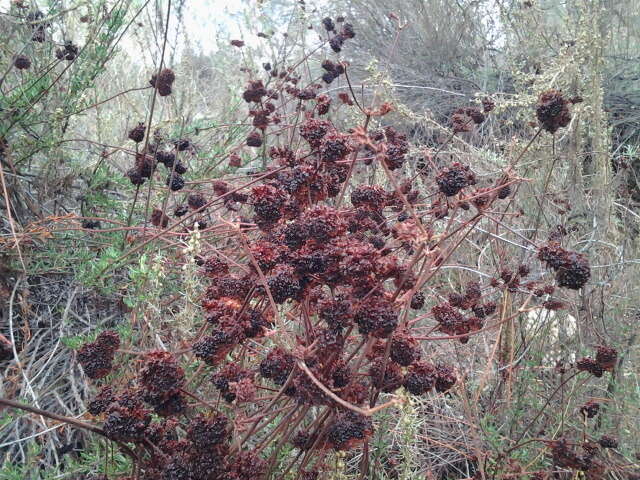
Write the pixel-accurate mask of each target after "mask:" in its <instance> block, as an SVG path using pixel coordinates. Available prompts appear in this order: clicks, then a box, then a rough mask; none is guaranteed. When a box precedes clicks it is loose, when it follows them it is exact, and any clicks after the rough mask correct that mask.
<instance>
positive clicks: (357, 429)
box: [327, 410, 373, 450]
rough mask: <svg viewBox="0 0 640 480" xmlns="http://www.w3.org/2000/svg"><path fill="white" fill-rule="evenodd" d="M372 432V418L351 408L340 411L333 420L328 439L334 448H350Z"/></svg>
mask: <svg viewBox="0 0 640 480" xmlns="http://www.w3.org/2000/svg"><path fill="white" fill-rule="evenodd" d="M372 434H373V426H372V423H371V419H369V418H367V417H365V416H364V415H359V414H357V413H355V412H352V411H351V410H349V411H346V412H343V413H340V414H339V415H337V416H336V418H335V419H334V421H333V422H331V424H330V425H329V428H328V432H327V440H328V441H329V443H330V445H331V447H332V448H333V449H334V450H350V449H351V448H353V447H355V446H356V445H357V444H359V443H362V442H363V441H364V440H365V439H366V438H368V437H369V436H370V435H372Z"/></svg>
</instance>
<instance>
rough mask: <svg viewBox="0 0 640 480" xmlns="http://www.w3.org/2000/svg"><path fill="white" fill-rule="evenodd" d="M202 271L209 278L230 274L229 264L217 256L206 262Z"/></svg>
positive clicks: (209, 258)
mask: <svg viewBox="0 0 640 480" xmlns="http://www.w3.org/2000/svg"><path fill="white" fill-rule="evenodd" d="M202 270H203V272H204V273H205V274H206V275H207V276H208V277H211V278H215V277H217V276H219V275H226V274H227V273H229V264H227V262H225V261H224V260H222V259H221V258H220V257H218V256H217V255H212V256H211V257H208V258H207V259H206V260H205V261H204V265H203V266H202Z"/></svg>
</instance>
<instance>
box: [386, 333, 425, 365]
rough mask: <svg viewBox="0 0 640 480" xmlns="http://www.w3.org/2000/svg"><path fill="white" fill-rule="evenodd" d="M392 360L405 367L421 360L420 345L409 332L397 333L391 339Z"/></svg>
mask: <svg viewBox="0 0 640 480" xmlns="http://www.w3.org/2000/svg"><path fill="white" fill-rule="evenodd" d="M390 355H391V360H393V361H394V362H397V363H398V364H400V365H402V366H403V367H408V366H409V365H411V364H412V363H415V362H417V361H418V360H420V345H419V344H418V341H417V340H416V339H415V338H413V337H412V336H411V335H410V334H409V332H406V331H403V332H395V333H394V334H393V337H391V352H390Z"/></svg>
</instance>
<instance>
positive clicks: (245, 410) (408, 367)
mask: <svg viewBox="0 0 640 480" xmlns="http://www.w3.org/2000/svg"><path fill="white" fill-rule="evenodd" d="M322 25H323V28H324V30H325V33H324V35H326V37H327V39H326V43H327V45H328V46H329V47H330V48H331V49H332V50H333V51H334V52H336V53H338V52H340V51H341V50H342V48H343V47H345V45H348V44H347V43H346V41H347V40H349V39H351V38H353V37H354V36H355V33H354V29H353V26H352V25H351V24H349V23H345V22H344V21H343V19H336V20H335V21H334V20H333V19H331V18H325V19H324V20H323V22H322ZM231 44H232V45H233V46H235V47H238V48H242V47H243V45H244V44H243V42H242V41H239V40H234V41H232V42H231ZM267 67H268V68H267ZM320 68H321V71H322V73H321V77H322V80H323V82H324V85H323V84H318V83H314V82H310V83H309V84H307V85H305V84H304V83H303V82H302V74H299V73H298V72H297V71H296V69H295V68H292V67H285V66H284V64H283V66H280V67H278V65H271V64H268V65H265V66H264V68H263V71H261V75H262V76H263V77H264V78H257V77H256V74H252V76H251V78H250V79H248V80H247V83H246V86H245V88H244V90H243V92H242V97H243V100H244V101H245V102H246V104H247V105H248V116H249V118H250V122H251V131H250V132H248V134H247V136H246V138H245V139H244V141H243V144H242V145H238V149H237V150H238V151H239V150H240V149H246V150H249V149H248V148H246V147H252V148H257V147H260V148H261V150H260V151H261V152H264V153H265V154H266V156H268V159H269V160H270V161H271V163H270V164H269V165H267V166H266V169H265V170H264V171H263V172H258V173H253V174H252V176H251V178H252V180H251V182H249V183H248V184H246V185H244V186H239V184H236V183H234V182H236V181H237V180H238V179H237V177H236V178H234V179H227V180H222V179H218V180H216V181H214V182H212V184H211V189H212V192H213V194H212V195H211V196H210V195H209V194H208V193H207V192H206V191H205V190H204V189H203V190H202V191H198V192H196V191H189V192H187V193H186V194H185V195H184V198H183V200H182V202H184V203H179V204H177V205H176V206H175V209H173V212H174V215H175V217H177V218H183V217H187V218H191V216H192V215H194V214H197V213H198V212H199V211H200V210H202V209H206V208H209V205H211V204H215V203H217V204H218V206H219V208H218V210H217V212H218V213H219V214H220V215H221V216H224V215H225V214H227V215H228V218H229V219H230V221H229V222H226V223H225V225H226V227H227V228H228V231H227V240H229V238H231V240H229V241H230V243H233V245H234V251H233V252H230V251H229V250H225V249H224V248H221V249H217V248H214V247H213V246H211V248H210V249H209V250H206V251H205V252H203V254H202V256H201V257H200V256H198V257H197V258H196V259H195V261H196V263H197V264H198V265H199V268H200V273H201V275H202V278H203V279H205V280H206V282H208V285H207V286H206V288H205V289H204V290H203V292H202V295H201V298H200V304H201V307H202V314H203V315H202V317H203V319H204V322H203V324H202V325H201V328H199V329H198V333H197V335H195V336H194V337H192V338H190V339H186V341H185V339H180V340H181V341H183V343H182V347H185V348H181V350H179V351H178V352H166V351H152V352H147V353H143V354H141V355H140V357H139V358H138V359H137V361H136V362H135V364H134V365H133V368H132V370H133V371H134V372H135V377H134V378H133V379H131V380H130V382H129V383H128V384H127V385H122V386H116V385H109V386H104V387H103V388H102V389H101V390H100V391H99V392H98V393H97V395H96V396H95V397H94V398H93V400H92V401H91V402H90V403H89V411H90V413H91V414H93V415H95V416H97V417H98V419H99V420H100V421H101V422H102V427H103V430H104V432H105V435H106V436H107V437H108V438H110V439H112V440H114V441H118V442H130V443H134V444H135V446H136V452H137V455H138V459H137V463H138V467H139V470H140V472H141V477H140V478H142V479H152V478H154V479H155V478H163V479H168V480H173V479H176V480H177V479H188V480H201V479H202V480H216V479H225V480H226V479H237V480H245V479H246V480H248V479H260V478H266V473H267V472H268V471H270V470H272V468H273V466H274V461H275V460H274V459H275V456H276V454H277V452H278V451H279V450H280V449H281V448H282V447H283V445H285V444H290V445H291V446H292V447H294V448H295V449H297V450H298V451H299V452H300V454H299V455H298V456H297V457H296V459H295V461H294V462H293V464H292V466H291V467H290V468H296V469H297V471H298V472H299V474H300V478H309V479H311V478H320V477H319V475H320V472H323V471H325V470H326V468H327V464H326V458H327V455H328V454H329V453H330V452H332V451H343V452H346V451H351V450H354V449H357V448H361V447H362V446H363V445H367V444H368V442H369V440H370V439H371V437H372V436H373V435H374V433H375V426H376V423H375V418H376V417H375V415H373V413H374V412H375V411H377V409H384V408H394V406H395V405H396V404H397V403H398V402H399V401H400V400H399V398H400V396H399V395H398V393H400V392H402V396H405V395H409V396H411V395H413V396H419V395H424V396H436V395H447V396H448V395H455V394H456V385H458V384H460V382H462V378H463V377H462V376H461V373H462V372H460V371H457V369H456V368H454V367H453V366H452V365H450V364H448V362H447V358H446V357H445V356H442V357H440V356H438V355H435V354H433V353H426V349H424V348H423V346H424V341H425V340H429V339H430V338H432V337H435V338H437V339H439V340H445V339H449V338H450V339H453V340H458V341H459V342H461V343H463V344H466V343H467V342H470V341H471V339H472V338H474V336H476V335H478V334H479V333H480V332H484V331H485V330H491V329H492V328H493V327H495V325H496V324H498V323H499V322H495V320H496V319H495V318H494V316H495V313H496V311H497V304H496V298H497V297H496V293H497V294H501V293H502V292H509V294H510V295H513V296H514V297H515V296H517V295H519V294H522V295H523V297H524V296H528V297H529V298H530V299H531V298H533V300H532V301H533V302H539V306H540V307H545V308H548V309H557V308H562V302H559V301H557V300H555V299H553V298H545V299H544V300H540V299H539V298H540V297H545V296H549V295H551V294H553V292H554V287H553V286H551V285H546V284H544V283H543V282H542V280H532V279H531V278H530V277H533V273H532V267H531V266H530V265H528V264H516V265H511V266H510V265H509V264H508V262H506V261H505V262H504V263H503V264H501V266H500V267H499V268H498V269H497V271H495V272H494V275H490V276H488V277H489V278H488V279H487V280H485V279H483V278H482V277H478V278H476V279H475V280H473V281H469V282H467V283H466V284H464V285H463V286H462V287H461V288H460V289H459V291H446V292H440V293H438V294H435V293H433V294H429V295H425V290H426V289H424V286H425V284H426V282H427V281H428V280H429V279H430V278H431V272H437V271H438V270H439V269H440V268H441V267H442V266H443V265H444V264H445V263H447V262H449V258H450V256H451V255H452V254H453V253H454V251H455V249H456V248H457V247H458V246H459V245H460V243H461V242H462V241H463V240H464V239H465V238H466V237H467V235H468V234H469V233H471V232H472V231H473V228H474V226H475V225H476V223H477V220H479V219H481V218H482V217H483V216H484V215H485V213H486V212H489V211H490V210H491V209H492V208H496V209H497V208H499V207H500V205H501V201H503V200H505V199H507V198H509V197H510V196H512V195H513V194H514V193H513V190H512V189H511V185H512V184H513V183H516V182H517V180H516V179H515V177H514V176H513V175H512V172H511V171H505V172H504V173H503V175H502V176H501V177H499V178H497V179H495V180H494V181H489V182H488V183H483V184H482V185H483V186H482V187H480V186H478V187H474V186H476V185H478V183H479V180H478V178H480V179H481V180H484V179H482V177H481V175H477V174H476V173H475V172H474V171H472V169H471V168H470V167H469V166H468V165H465V164H463V163H461V162H459V161H455V160H451V161H447V162H444V161H440V162H435V161H434V162H433V165H432V166H433V167H434V168H433V172H432V174H429V173H428V172H427V171H426V170H424V171H421V174H422V175H421V177H420V178H416V177H415V176H414V177H411V176H405V173H406V172H405V170H406V168H405V166H406V165H407V163H408V161H410V158H409V152H410V146H409V142H408V140H407V137H406V136H405V135H404V134H402V133H401V132H398V131H397V130H396V129H394V128H393V127H391V126H388V125H386V126H379V127H378V126H373V123H372V124H371V125H369V119H370V118H369V117H375V118H382V117H383V116H384V115H386V114H388V113H390V112H391V111H392V110H393V109H392V107H391V105H389V104H386V103H385V104H383V105H381V106H379V107H378V108H377V109H371V110H367V112H368V113H367V114H366V115H367V116H368V119H367V122H366V123H365V124H364V126H357V127H354V128H351V129H343V128H341V127H340V126H338V125H337V124H336V123H334V121H332V119H331V117H332V115H331V114H332V113H333V110H334V109H335V108H337V107H342V106H343V105H350V104H352V102H351V99H350V98H349V96H348V95H347V94H345V93H344V92H341V94H340V96H338V98H339V99H340V100H341V102H336V103H340V105H336V103H334V99H333V98H332V97H331V96H330V93H329V92H326V93H322V90H323V88H324V86H326V85H327V84H330V83H332V82H334V81H336V80H338V79H339V78H340V77H341V76H342V75H344V74H345V73H346V68H348V65H347V64H346V63H344V62H338V61H334V60H331V59H324V60H323V61H322V62H321V65H320ZM174 79H175V75H174V73H173V72H172V71H171V70H169V69H164V70H162V71H161V72H160V73H159V74H158V75H154V76H153V78H152V79H151V85H152V86H153V87H155V88H156V89H157V91H158V93H159V94H160V95H161V96H164V95H168V94H170V93H171V89H172V84H173V82H174ZM548 93H549V92H547V94H545V95H543V96H542V97H541V100H540V105H539V106H538V110H537V114H538V118H539V119H540V121H541V122H542V123H543V125H544V126H545V128H546V129H547V130H549V131H552V126H553V128H555V129H557V128H559V127H560V126H566V118H567V115H568V112H565V110H564V109H565V108H566V103H563V101H562V97H561V95H559V94H557V95H556V96H555V97H554V96H553V95H550V94H548ZM558 98H559V99H560V100H558ZM558 105H560V107H558ZM493 108H494V104H493V102H492V101H491V100H490V99H484V100H483V101H482V108H477V107H462V108H459V109H457V110H455V112H454V113H453V115H452V130H453V134H455V133H459V132H464V131H469V130H470V129H471V127H472V126H473V125H480V124H482V123H483V122H484V121H485V119H486V115H487V114H489V112H491V111H492V110H493ZM288 115H295V116H296V118H299V121H296V122H289V118H288ZM282 129H285V130H286V135H282V132H281V130H282ZM553 131H555V130H553ZM274 132H278V133H276V134H274ZM145 134H146V129H145V125H144V124H142V123H140V124H139V125H138V126H136V127H134V128H133V129H132V130H131V131H130V132H129V134H128V137H129V139H131V140H132V141H133V142H135V143H136V144H139V143H141V142H143V141H144V140H145ZM285 139H286V140H285ZM147 141H148V145H147V146H146V148H143V149H142V151H139V152H138V150H137V148H138V147H136V152H137V153H136V157H135V165H134V167H133V168H132V169H131V170H129V172H128V173H127V176H128V177H129V179H130V180H131V182H132V183H133V184H134V185H137V186H139V185H141V184H142V183H144V182H145V180H146V179H148V178H152V176H153V174H154V172H155V171H156V168H157V164H158V163H162V164H163V165H164V166H165V167H166V169H167V171H168V176H167V178H166V185H167V186H168V187H169V189H170V190H171V191H179V190H182V189H183V188H184V186H185V181H184V178H183V176H182V175H183V174H184V173H185V171H186V167H185V166H184V164H183V163H182V162H181V160H180V158H181V157H182V156H183V155H185V154H187V153H189V152H193V151H195V148H196V147H195V146H194V145H193V144H192V142H191V141H190V140H189V139H186V138H180V139H174V140H171V141H169V140H167V139H164V138H162V135H161V134H160V133H159V132H156V133H155V134H154V135H153V139H147ZM252 151H255V150H252ZM234 152H235V151H234ZM234 155H235V157H234V158H233V159H231V158H230V159H229V161H230V163H231V162H233V163H234V165H238V164H239V157H238V156H237V154H236V153H234ZM236 157H237V158H236ZM372 169H377V170H378V172H383V173H384V174H385V175H386V178H387V179H388V181H387V182H384V183H380V184H370V183H365V181H364V180H363V179H364V178H366V177H367V175H362V174H361V173H362V172H365V173H366V172H368V171H370V170H372ZM355 172H358V173H355ZM371 178H373V176H372V177H371ZM418 181H421V182H423V183H422V184H419V183H418ZM472 187H473V188H472ZM502 203H505V204H506V203H507V202H502ZM472 207H473V208H472ZM172 208H173V207H172ZM448 216H449V218H447V217H448ZM454 216H455V217H454ZM197 221H198V223H199V224H200V225H204V220H202V221H201V220H197ZM151 223H152V224H153V225H156V226H158V227H162V228H166V227H167V226H168V225H169V223H170V219H169V217H168V216H167V215H166V214H165V209H164V207H163V209H159V208H157V209H154V210H153V212H152V214H151ZM448 249H451V251H449V250H448ZM538 258H539V259H540V260H541V261H542V262H544V264H545V265H546V266H548V267H549V268H551V269H552V270H554V271H555V275H556V280H557V284H558V286H559V287H566V288H569V289H574V290H575V289H579V288H582V287H583V286H584V285H585V284H586V282H587V281H588V280H589V277H590V269H589V264H588V262H587V260H586V257H585V256H583V255H582V254H579V253H576V252H572V251H569V250H565V249H564V248H562V247H561V246H560V244H559V243H557V242H549V243H547V244H545V245H543V246H542V247H540V248H539V250H538ZM535 275H537V276H538V275H539V276H542V275H544V272H536V273H535ZM481 282H482V283H481ZM431 291H432V290H430V292H431ZM433 291H434V292H435V290H433ZM433 332H435V333H433ZM109 338H111V341H109ZM116 349H117V342H116V341H115V340H114V339H113V338H112V337H110V336H109V335H107V334H101V336H100V337H99V338H98V340H96V342H93V343H89V344H87V345H85V346H83V347H82V349H81V350H80V352H79V354H78V359H79V361H80V362H81V364H82V365H83V368H84V370H85V372H86V373H87V375H88V376H89V377H91V378H94V379H99V378H102V377H104V376H105V375H107V374H108V373H109V372H110V371H111V369H112V364H113V355H114V352H115V350H116ZM615 359H616V358H615V352H614V353H612V352H610V351H607V350H606V349H600V350H598V356H597V358H596V360H588V359H584V360H581V361H580V362H578V369H579V370H588V371H590V372H591V373H593V374H594V375H596V374H597V373H598V371H597V369H598V368H599V369H600V370H601V371H605V370H608V369H611V368H613V365H614V364H615ZM590 362H591V363H593V365H596V366H597V367H596V366H591V363H590ZM587 363H588V364H589V365H587ZM186 372H189V373H188V374H187V373H186ZM600 374H601V373H600ZM272 411H273V412H277V413H278V415H273V416H272V415H271V412H272ZM597 411H598V408H597V406H596V405H594V404H585V406H584V407H583V408H582V409H581V413H582V415H583V416H584V417H586V418H592V417H593V416H594V415H596V414H597ZM604 443H606V444H607V445H610V444H612V442H611V441H605V442H604ZM267 447H269V448H271V449H273V451H275V452H276V454H273V455H271V456H270V457H267V456H266V455H264V451H265V449H267ZM552 451H553V452H554V453H553V458H554V461H555V462H556V463H557V464H558V465H563V466H566V467H571V468H574V467H575V468H581V469H585V468H586V465H587V463H589V462H591V464H593V462H594V461H595V460H593V459H592V457H589V456H588V455H584V456H580V455H577V454H574V453H573V450H572V449H571V448H569V447H568V446H567V445H566V443H563V441H560V440H559V441H557V442H556V443H554V444H552Z"/></svg>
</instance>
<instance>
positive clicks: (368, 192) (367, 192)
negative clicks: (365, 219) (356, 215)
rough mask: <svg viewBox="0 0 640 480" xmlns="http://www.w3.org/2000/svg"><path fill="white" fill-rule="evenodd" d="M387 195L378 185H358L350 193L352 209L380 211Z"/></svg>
mask: <svg viewBox="0 0 640 480" xmlns="http://www.w3.org/2000/svg"><path fill="white" fill-rule="evenodd" d="M386 199H387V194H386V192H385V191H384V189H383V188H382V187H381V186H380V185H358V186H357V187H356V188H355V189H354V190H353V191H352V192H351V203H352V204H353V206H354V207H356V208H358V207H365V208H370V209H372V210H382V209H383V208H384V206H385V204H386Z"/></svg>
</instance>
